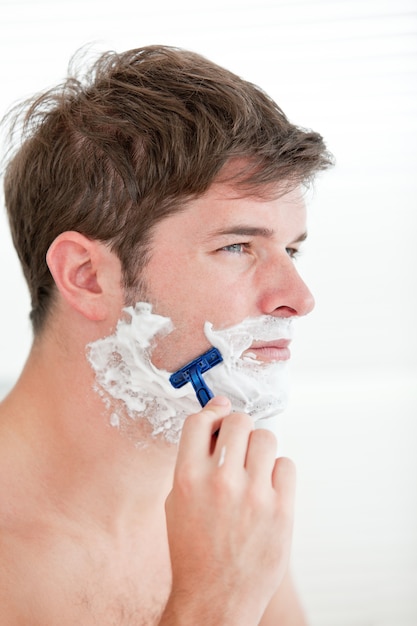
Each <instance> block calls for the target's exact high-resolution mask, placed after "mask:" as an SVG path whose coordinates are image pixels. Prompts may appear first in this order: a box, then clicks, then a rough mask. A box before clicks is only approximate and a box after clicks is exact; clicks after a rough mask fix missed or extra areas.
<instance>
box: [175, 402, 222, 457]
mask: <svg viewBox="0 0 417 626" xmlns="http://www.w3.org/2000/svg"><path fill="white" fill-rule="evenodd" d="M230 407H231V405H230V401H229V400H228V399H227V398H225V397H223V396H216V397H214V398H212V399H211V400H210V402H208V403H207V404H206V406H205V407H204V408H203V409H202V410H201V411H200V412H199V413H195V414H194V415H190V416H189V417H187V419H186V420H185V422H184V426H183V429H182V433H181V439H180V443H179V447H178V456H177V465H178V464H180V463H182V462H184V461H186V460H187V461H188V462H190V463H193V462H195V463H198V462H199V461H201V459H202V458H207V457H208V456H209V455H210V449H211V441H212V436H213V434H214V432H215V431H217V430H218V429H219V428H220V424H221V421H222V419H223V418H224V417H225V416H226V415H228V413H229V412H230Z"/></svg>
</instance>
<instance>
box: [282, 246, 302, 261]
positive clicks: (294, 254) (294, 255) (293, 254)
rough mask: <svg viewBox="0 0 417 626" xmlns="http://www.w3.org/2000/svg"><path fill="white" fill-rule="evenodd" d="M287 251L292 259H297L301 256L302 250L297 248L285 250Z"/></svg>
mask: <svg viewBox="0 0 417 626" xmlns="http://www.w3.org/2000/svg"><path fill="white" fill-rule="evenodd" d="M285 251H286V253H287V254H288V256H289V257H290V258H291V259H296V258H297V257H299V256H300V250H298V249H297V248H285Z"/></svg>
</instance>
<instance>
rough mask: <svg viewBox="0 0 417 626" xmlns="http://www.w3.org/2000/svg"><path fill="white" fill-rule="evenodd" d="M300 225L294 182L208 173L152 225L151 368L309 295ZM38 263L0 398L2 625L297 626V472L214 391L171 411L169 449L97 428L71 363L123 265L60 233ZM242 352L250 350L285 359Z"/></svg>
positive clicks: (104, 424) (116, 295)
mask: <svg viewBox="0 0 417 626" xmlns="http://www.w3.org/2000/svg"><path fill="white" fill-rule="evenodd" d="M305 221H306V211H305V206H304V203H303V200H302V196H301V194H300V192H299V191H297V190H295V191H293V192H291V193H290V194H287V195H285V196H281V197H275V198H269V199H267V200H266V199H259V198H255V197H240V198H239V197H237V194H236V192H235V191H234V190H233V189H232V188H230V187H228V186H226V185H220V184H219V185H214V186H212V187H211V188H210V190H209V191H208V192H207V194H206V195H205V196H203V197H201V198H199V199H197V200H194V201H192V202H191V203H190V204H189V205H188V206H187V207H186V208H185V209H184V210H183V211H182V212H179V213H177V214H175V215H173V216H171V217H169V218H167V219H166V220H164V221H162V222H161V223H160V224H158V225H157V227H156V229H155V232H154V237H153V248H152V256H151V259H150V262H149V265H148V266H147V267H146V270H145V273H144V278H145V282H146V286H147V289H146V295H147V299H148V300H149V301H150V302H151V303H152V304H153V305H154V310H155V312H157V313H160V314H162V315H167V316H168V317H170V318H171V319H172V321H173V323H174V326H175V330H174V332H173V333H172V334H170V335H168V336H166V337H164V338H163V339H161V340H160V341H158V343H157V345H156V347H155V350H154V352H153V361H154V363H155V364H156V365H158V366H159V367H164V368H165V369H168V370H170V371H173V370H175V369H177V368H178V367H180V366H182V365H183V364H184V363H186V362H188V361H189V360H190V359H191V358H194V357H195V356H197V355H198V354H200V353H201V352H203V351H204V350H205V349H207V348H208V347H209V346H208V344H207V340H206V338H205V335H204V333H203V324H204V322H205V321H206V320H210V321H211V322H213V324H214V325H215V327H217V328H219V327H225V326H229V325H232V324H236V323H238V322H240V321H242V320H243V319H245V318H246V317H254V316H259V315H276V316H281V317H288V316H301V315H305V314H307V313H308V312H309V311H310V310H311V309H312V307H313V304H314V302H313V298H312V296H311V294H310V292H309V290H308V288H307V287H306V285H305V284H304V282H303V281H302V280H301V278H300V276H299V275H298V273H297V270H296V267H295V265H294V261H293V258H292V257H293V255H294V252H296V251H297V250H298V248H299V246H300V244H301V241H302V239H304V234H305V230H306V224H305ZM48 263H49V266H50V269H51V272H52V274H53V276H54V279H55V282H56V285H57V288H58V296H57V299H56V302H55V306H54V309H53V311H52V314H51V316H50V318H49V320H48V324H47V326H46V329H45V331H44V332H43V333H42V335H41V336H40V337H39V338H37V340H36V341H35V343H34V346H33V348H32V351H31V353H30V355H29V358H28V362H27V364H26V366H25V368H24V371H23V373H22V376H21V377H20V379H19V381H18V383H17V385H16V387H15V388H14V389H13V390H12V392H11V393H10V394H9V396H8V397H7V398H6V399H5V400H4V401H3V403H2V404H1V405H0V490H1V493H2V498H1V499H0V528H1V535H0V537H1V541H0V556H1V561H0V562H3V563H4V564H5V567H4V568H2V569H1V570H0V607H1V610H2V611H3V614H2V619H3V620H6V623H7V624H10V626H20V625H22V626H23V624H26V623H30V624H31V626H32V625H33V626H37V625H39V626H40V625H42V626H49V625H50V626H52V625H55V624H57V623H59V624H61V625H62V626H66V625H67V624H68V626H69V625H70V624H71V625H73V624H74V623H80V624H83V626H89V625H90V624H96V623H100V624H103V626H106V625H107V624H109V625H110V624H118V626H121V625H122V624H128V625H129V626H133V625H135V626H136V625H138V626H140V625H142V624H146V625H149V626H153V625H155V626H156V625H157V624H160V625H161V626H175V625H181V626H191V625H193V626H195V624H197V623H201V616H202V615H204V624H206V625H207V626H211V625H213V626H214V625H216V626H229V625H230V626H231V625H232V624H233V625H235V624H237V623H238V624H239V625H240V626H255V625H258V624H261V625H262V626H272V625H275V626H277V625H282V626H304V625H305V620H304V617H303V615H302V611H301V609H300V607H299V604H298V601H297V598H296V595H295V592H294V589H293V586H292V583H291V580H290V577H289V575H288V571H287V568H288V560H289V554H290V545H291V534H292V517H293V501H294V466H293V464H292V463H291V461H289V460H288V459H278V460H276V459H275V450H276V441H275V439H274V437H273V435H272V434H271V433H269V432H267V431H263V430H257V431H254V430H253V428H252V423H251V421H250V419H249V418H248V416H246V415H243V414H237V413H231V412H230V404H229V401H228V400H227V399H226V398H216V399H215V400H214V401H212V402H211V403H209V405H207V407H206V408H205V409H204V410H202V411H201V412H200V413H198V414H196V415H194V416H190V418H189V419H188V420H186V423H185V426H184V430H183V436H182V439H181V442H180V445H179V447H178V448H177V447H176V446H172V445H169V444H167V443H166V442H164V441H163V440H159V439H150V438H149V436H148V435H147V434H146V424H145V423H140V422H139V424H138V425H137V428H138V429H139V430H141V431H142V436H143V438H144V439H146V440H147V445H146V446H145V447H142V448H137V447H135V446H134V445H132V443H131V441H130V440H129V439H128V438H127V437H124V436H123V435H121V434H120V432H118V431H117V429H114V428H111V427H110V426H109V421H108V420H109V415H108V413H107V411H106V408H105V406H104V404H103V402H102V400H101V398H100V397H99V396H98V394H97V393H96V392H95V390H94V375H93V372H92V371H91V369H90V367H89V365H88V362H87V360H86V357H85V347H86V345H87V344H88V343H89V342H91V341H94V340H95V339H98V338H100V337H104V336H106V335H108V334H110V333H111V332H113V330H114V328H115V325H116V324H117V321H118V319H119V318H120V316H121V314H122V309H123V306H124V294H123V291H122V289H121V286H120V285H121V269H120V263H119V261H118V259H117V257H116V256H115V255H114V254H113V253H112V252H110V250H109V248H108V247H107V246H105V245H103V244H101V243H99V242H96V241H91V240H88V239H86V238H85V237H83V236H82V235H80V234H79V233H74V232H71V233H63V234H62V235H60V236H59V237H58V238H57V240H56V241H55V242H54V244H53V245H52V246H51V249H50V251H49V253H48ZM254 348H255V353H256V354H257V356H258V358H259V359H260V360H264V361H268V360H270V359H271V358H281V359H284V358H287V357H288V353H287V352H286V348H283V347H280V346H276V345H270V346H264V345H257V346H254ZM251 351H252V352H253V349H251ZM256 351H257V352H256ZM215 433H216V435H215ZM224 451H226V453H225V454H224ZM220 457H221V458H222V462H220Z"/></svg>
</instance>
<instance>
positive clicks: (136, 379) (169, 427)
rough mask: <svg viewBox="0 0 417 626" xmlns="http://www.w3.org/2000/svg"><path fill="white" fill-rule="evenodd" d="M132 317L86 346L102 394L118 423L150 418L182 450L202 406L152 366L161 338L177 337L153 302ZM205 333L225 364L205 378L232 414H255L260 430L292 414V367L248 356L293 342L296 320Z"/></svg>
mask: <svg viewBox="0 0 417 626" xmlns="http://www.w3.org/2000/svg"><path fill="white" fill-rule="evenodd" d="M125 313H126V316H125V318H123V319H121V320H120V321H119V322H118V324H117V327H116V331H115V333H114V334H113V335H110V336H109V337H105V338H104V339H99V340H97V341H95V342H93V343H91V344H89V345H88V346H87V357H88V359H89V362H90V364H91V366H92V368H93V370H94V371H95V375H96V382H97V388H98V391H99V393H100V394H101V395H102V396H103V398H104V400H105V402H106V403H107V405H108V407H109V408H110V409H112V411H113V412H112V416H111V424H112V425H119V424H120V423H121V421H122V420H123V419H126V417H127V418H128V419H131V420H138V419H140V418H145V419H146V420H147V421H148V422H149V424H150V425H151V427H152V434H153V435H155V436H156V435H159V434H162V435H163V436H164V437H165V438H166V440H167V441H169V442H170V443H177V442H178V440H179V437H180V434H181V429H182V425H183V423H184V420H185V418H186V417H187V416H188V415H191V414H192V413H196V412H198V411H199V410H201V407H200V404H199V402H198V400H197V398H196V395H195V393H194V390H193V387H192V385H191V384H187V385H184V386H183V387H181V388H179V389H175V388H174V387H173V386H172V385H171V383H170V381H169V378H170V375H171V374H170V372H167V371H165V370H162V369H158V368H156V367H155V366H154V365H153V363H152V361H151V355H152V345H153V341H154V339H155V338H157V337H161V336H163V335H166V334H167V333H169V332H171V331H172V330H173V325H172V322H171V320H170V319H169V318H166V317H162V316H160V315H155V314H153V313H152V307H151V305H150V304H148V303H146V302H139V303H137V304H136V305H135V307H128V308H126V309H125ZM204 332H205V335H206V337H207V339H208V340H209V342H210V344H212V345H213V346H215V347H216V348H218V349H219V351H220V353H221V355H222V357H223V362H222V363H220V364H219V365H216V366H215V367H214V368H213V369H211V370H210V371H209V372H207V373H206V374H205V375H204V376H205V379H206V380H207V383H208V384H209V386H210V387H211V388H212V389H213V391H214V393H215V394H217V395H225V396H227V397H229V398H230V400H231V402H232V408H233V410H236V411H244V412H247V413H249V414H250V415H251V416H252V417H253V419H254V420H255V423H257V422H258V420H263V419H266V418H269V417H271V416H274V417H275V416H276V415H277V413H279V412H281V411H282V410H283V409H284V408H285V405H286V401H287V391H286V390H287V376H286V370H287V368H286V364H285V363H284V362H276V363H262V362H259V361H257V360H256V358H255V357H254V356H253V355H252V356H251V355H250V353H247V354H246V355H244V356H242V355H243V352H245V351H246V350H247V349H248V348H249V347H250V346H251V344H252V342H253V341H256V340H260V341H273V340H275V339H281V338H291V320H290V319H283V318H273V317H269V316H263V317H260V318H253V319H252V318H249V319H246V320H244V321H243V322H242V323H241V324H237V325H236V326H233V327H230V328H227V329H222V330H214V329H213V326H212V324H211V323H209V322H207V323H206V324H205V327H204ZM265 425H267V422H265Z"/></svg>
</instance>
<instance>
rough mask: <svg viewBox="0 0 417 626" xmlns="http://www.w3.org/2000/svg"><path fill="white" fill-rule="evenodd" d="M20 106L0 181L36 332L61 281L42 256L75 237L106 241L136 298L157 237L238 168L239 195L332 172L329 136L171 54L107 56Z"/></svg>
mask: <svg viewBox="0 0 417 626" xmlns="http://www.w3.org/2000/svg"><path fill="white" fill-rule="evenodd" d="M73 74H74V75H73V76H71V75H70V76H69V78H68V79H67V80H66V81H65V83H63V84H62V85H60V86H58V87H57V88H55V89H52V90H50V91H48V92H46V93H44V94H42V95H40V96H37V97H35V98H34V99H33V100H30V101H29V102H26V103H24V106H23V107H21V108H19V110H18V112H17V114H16V111H14V112H13V113H14V123H13V125H12V130H11V137H12V138H13V135H14V133H15V132H16V130H18V129H19V123H20V124H21V128H20V130H21V131H22V144H21V146H20V148H19V149H18V150H17V152H16V153H15V155H14V156H13V158H12V159H11V160H10V162H9V164H8V166H7V168H6V175H5V197H6V206H7V210H8V215H9V221H10V225H11V231H12V236H13V241H14V244H15V247H16V250H17V252H18V255H19V258H20V261H21V263H22V267H23V271H24V274H25V277H26V280H27V282H28V285H29V289H30V292H31V298H32V312H31V319H32V323H33V328H34V331H35V333H37V332H39V331H40V330H41V329H42V327H43V325H44V322H45V319H46V316H47V314H48V311H49V309H50V305H51V301H52V299H53V295H54V282H53V279H52V276H51V274H50V272H49V270H48V267H47V264H46V261H45V257H46V253H47V250H48V248H49V246H50V245H51V243H52V241H53V240H54V239H55V237H56V236H57V235H58V234H59V233H61V232H64V231H66V230H76V231H78V232H81V233H82V234H84V235H85V236H87V237H89V238H91V239H97V240H99V241H102V242H107V243H108V244H109V246H110V247H111V249H112V250H114V252H115V253H116V254H117V255H118V257H119V258H120V260H121V264H122V269H123V277H124V286H125V288H126V289H130V288H132V287H133V286H134V285H135V284H137V281H138V275H139V271H140V269H141V268H143V266H144V264H145V263H146V258H147V252H148V249H149V245H148V244H149V241H150V235H151V232H152V227H153V226H154V225H155V224H156V223H157V222H158V221H159V220H161V219H163V218H164V217H166V216H167V215H169V214H170V213H172V212H173V211H175V210H179V209H180V208H181V207H183V206H184V203H185V202H186V201H187V200H189V199H190V198H193V197H196V196H199V195H201V194H203V193H204V192H205V191H206V190H207V189H208V187H209V186H210V185H211V184H212V182H213V181H214V180H215V179H216V178H217V177H218V176H219V173H220V171H221V170H222V168H223V166H224V165H225V164H226V163H228V162H229V161H230V160H231V159H233V158H238V159H243V161H242V162H244V163H246V168H245V169H244V170H241V171H240V172H239V175H238V176H237V179H238V180H236V184H240V185H241V186H243V187H244V188H245V189H246V190H248V189H249V190H252V191H256V190H258V191H260V190H261V189H262V188H264V189H265V188H266V187H267V186H268V185H269V184H271V183H277V182H280V181H282V182H287V183H288V182H289V183H294V184H298V183H301V182H306V181H307V182H308V181H310V180H311V179H312V177H313V176H314V174H315V173H316V172H317V171H319V170H321V169H325V168H326V167H328V166H329V165H330V163H331V156H330V155H329V153H328V152H327V151H326V148H325V145H324V142H323V140H322V137H321V136H320V135H319V134H317V133H315V132H311V131H307V130H304V129H301V128H299V127H297V126H294V125H293V124H291V123H290V122H289V121H288V119H287V118H286V116H285V115H284V113H283V112H282V111H281V110H280V108H279V107H278V106H277V105H276V103H275V102H274V101H273V100H271V99H270V98H269V97H268V96H267V95H266V94H265V93H264V92H263V91H262V90H261V89H259V88H258V87H256V86H255V85H252V84H251V83H248V82H246V81H244V80H242V79H241V78H239V77H238V76H236V75H234V74H232V73H231V72H229V71H227V70H225V69H223V68H221V67H219V66H217V65H215V64H213V63H211V62H210V61H208V60H207V59H205V58H203V57H201V56H199V55H197V54H195V53H192V52H188V51H184V50H179V49H176V48H172V47H163V46H149V47H145V48H140V49H136V50H130V51H128V52H124V53H121V54H117V53H114V52H109V53H105V54H103V55H102V56H100V58H99V59H98V60H97V61H96V62H95V63H94V64H93V65H92V67H91V70H90V71H89V72H88V74H87V75H86V76H84V77H83V78H77V72H73Z"/></svg>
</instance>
